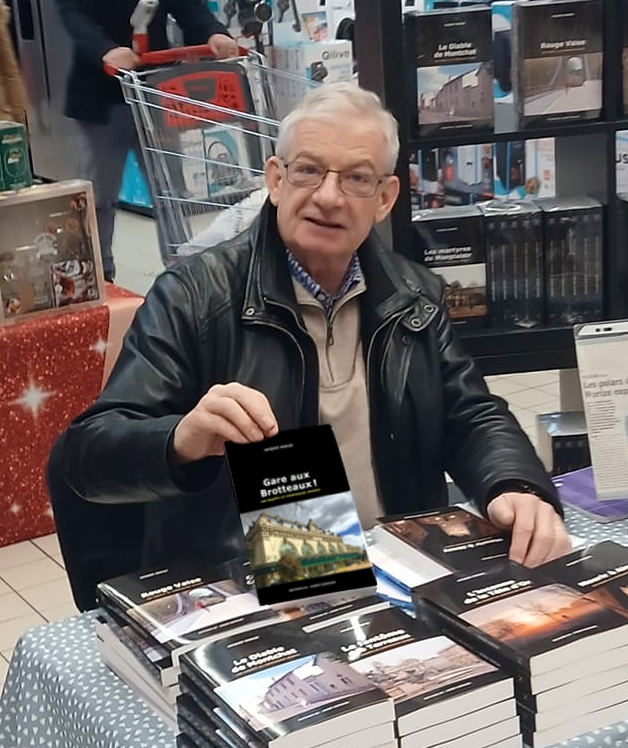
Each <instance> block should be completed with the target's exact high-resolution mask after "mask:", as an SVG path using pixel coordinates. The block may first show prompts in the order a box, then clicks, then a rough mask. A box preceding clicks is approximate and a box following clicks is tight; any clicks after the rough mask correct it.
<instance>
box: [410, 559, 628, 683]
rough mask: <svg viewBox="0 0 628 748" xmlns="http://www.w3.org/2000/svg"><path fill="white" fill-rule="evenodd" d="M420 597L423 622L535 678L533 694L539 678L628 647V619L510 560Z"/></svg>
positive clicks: (418, 592) (449, 580)
mask: <svg viewBox="0 0 628 748" xmlns="http://www.w3.org/2000/svg"><path fill="white" fill-rule="evenodd" d="M412 596H413V600H414V602H415V605H416V606H417V614H418V616H419V618H421V619H422V620H424V621H425V622H426V623H428V624H431V625H438V626H441V627H442V630H443V631H445V632H446V633H447V634H448V635H449V636H451V637H452V638H454V639H457V640H459V641H461V642H462V643H463V644H464V645H465V646H468V647H470V648H471V649H473V650H474V651H477V652H479V653H481V654H482V655H483V656H485V657H488V658H489V659H490V660H492V661H493V662H495V663H496V664H500V665H502V666H503V667H504V668H505V669H506V670H507V671H508V672H509V673H512V674H516V673H519V674H521V675H523V676H524V677H526V678H528V679H529V681H530V687H531V692H532V693H536V692H537V691H538V688H537V685H538V684H537V683H536V682H535V681H536V679H537V678H538V677H539V676H541V675H542V674H544V673H548V672H549V671H552V670H554V669H556V668H560V667H562V666H566V665H570V664H571V663H572V662H573V659H574V657H578V658H582V657H586V656H589V655H594V654H596V653H601V652H605V651H607V650H610V649H613V648H615V647H620V646H622V645H625V644H627V643H628V619H626V618H625V617H624V616H623V615H620V614H619V613H617V612H616V611H615V610H613V609H611V608H609V607H606V606H605V605H601V604H599V603H598V602H596V601H595V600H593V599H592V598H591V597H589V596H587V595H586V594H585V593H584V592H576V591H575V590H574V589H573V588H572V587H571V586H570V580H569V578H568V577H567V576H565V577H564V578H562V577H561V576H560V575H558V574H557V575H556V576H555V577H551V576H548V574H547V573H544V572H542V571H540V570H539V569H528V568H525V567H523V566H519V565H518V564H514V563H512V562H508V561H500V562H497V563H495V564H492V565H491V566H490V568H487V569H479V570H476V571H475V572H457V573H455V574H452V575H451V576H449V577H444V578H442V579H438V580H436V581H434V582H429V583H428V584H425V585H422V586H421V587H417V588H415V589H414V590H413V591H412ZM550 687H551V686H550Z"/></svg>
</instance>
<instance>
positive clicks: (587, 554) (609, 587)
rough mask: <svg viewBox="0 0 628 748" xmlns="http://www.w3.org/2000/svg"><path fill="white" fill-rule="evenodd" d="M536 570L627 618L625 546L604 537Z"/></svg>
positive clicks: (627, 588)
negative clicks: (598, 541)
mask: <svg viewBox="0 0 628 748" xmlns="http://www.w3.org/2000/svg"><path fill="white" fill-rule="evenodd" d="M539 569H540V570H541V571H542V572H543V573H545V574H547V575H549V576H552V577H554V578H556V579H560V580H561V582H562V583H563V584H566V585H568V586H569V587H571V588H572V589H574V590H576V591H577V592H580V593H582V594H583V595H586V597H588V598H589V599H590V600H594V601H595V602H596V603H599V604H600V605H604V606H606V607H607V608H611V609H612V610H614V611H615V612H616V613H619V615H621V616H623V617H624V618H626V619H628V548H627V547H626V546H624V545H620V544H619V543H615V542H613V541H612V540H605V541H603V542H601V543H596V544H595V545H590V546H587V547H586V548H583V549H582V550H578V551H574V552H573V553H568V554H567V555H566V556H561V557H560V558H557V559H555V560H554V561H550V562H548V563H545V564H542V566H540V567H539Z"/></svg>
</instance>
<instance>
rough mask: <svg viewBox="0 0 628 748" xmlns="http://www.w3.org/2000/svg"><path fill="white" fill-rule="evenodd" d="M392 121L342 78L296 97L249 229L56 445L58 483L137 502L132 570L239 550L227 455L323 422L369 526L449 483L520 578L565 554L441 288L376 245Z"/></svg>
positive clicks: (521, 439) (388, 175) (198, 262)
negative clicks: (140, 548)
mask: <svg viewBox="0 0 628 748" xmlns="http://www.w3.org/2000/svg"><path fill="white" fill-rule="evenodd" d="M398 145H399V144H398V138H397V125H396V122H395V120H394V118H393V117H392V116H391V115H390V113H388V112H387V111H386V110H384V109H383V108H382V106H381V104H380V102H379V99H378V98H377V97H376V96H375V95H374V94H372V93H369V92H366V91H364V90H361V89H359V88H356V87H354V86H351V85H350V84H330V85H327V86H322V87H321V88H319V89H317V90H315V91H312V92H310V93H309V94H308V95H307V96H306V97H305V99H304V100H303V102H302V103H301V105H300V106H299V107H298V108H297V109H295V110H294V111H293V112H292V113H291V114H289V115H288V116H287V117H286V119H285V120H284V121H283V123H282V126H281V129H280V133H279V138H278V142H277V148H276V155H275V156H273V157H272V158H270V159H269V161H268V163H267V165H266V182H267V186H268V191H269V199H268V201H267V203H266V204H265V205H264V207H263V209H262V211H261V213H260V215H259V216H258V217H257V219H256V220H255V222H254V223H253V225H252V226H251V227H250V229H249V230H248V231H246V232H244V233H243V234H241V235H239V236H238V237H236V238H235V239H234V240H231V241H228V242H226V243H224V244H222V245H220V246H218V247H215V248H212V249H210V250H207V251H205V252H203V253H201V254H199V255H196V256H194V257H192V258H191V259H190V260H189V261H187V262H186V263H184V264H182V265H180V266H178V267H176V268H173V269H171V270H169V271H167V272H166V273H164V274H163V275H162V276H161V277H159V278H158V279H157V281H156V282H155V285H154V286H153V288H152V290H151V291H150V293H149V294H148V296H147V298H146V301H145V303H144V305H143V306H142V307H141V308H140V310H139V311H138V313H137V316H136V318H135V321H134V322H133V325H132V327H131V330H130V332H129V334H128V336H127V338H126V340H125V343H124V347H123V350H122V352H121V354H120V357H119V359H118V362H117V365H116V367H115V369H114V372H113V374H112V376H111V378H110V380H109V382H108V384H107V386H106V388H105V390H104V391H103V393H102V394H101V396H100V397H99V398H98V400H97V402H96V403H95V404H94V405H93V406H92V407H91V408H90V409H89V410H88V411H87V412H85V413H84V414H83V415H81V416H80V417H79V418H77V419H76V421H75V422H74V423H73V424H72V425H71V426H70V428H69V430H68V432H67V434H66V435H65V437H64V444H63V450H62V454H63V460H64V466H65V475H66V479H67V481H68V482H69V483H70V485H71V486H72V487H73V488H74V489H75V490H76V491H77V492H78V493H79V494H80V495H81V496H83V497H84V498H85V499H86V500H88V501H94V502H146V511H145V518H146V520H145V521H146V534H145V536H146V537H145V548H144V558H145V560H146V561H147V562H156V561H160V560H164V559H168V558H172V557H175V556H182V555H202V556H204V557H206V558H216V557H217V556H219V555H221V554H225V553H227V552H232V551H234V550H237V549H238V548H240V549H241V548H243V538H242V532H241V529H240V525H239V523H238V518H237V513H236V508H235V502H234V499H233V496H232V493H231V487H230V483H229V480H228V477H227V471H226V468H225V464H224V458H223V453H224V442H225V440H232V441H235V442H248V441H257V440H261V439H263V438H264V437H267V436H270V435H273V434H275V433H276V432H277V430H278V429H288V428H295V427H299V426H307V425H312V424H316V423H330V424H332V426H333V428H334V431H335V434H336V437H337V439H338V442H339V446H340V450H341V453H342V455H343V458H344V462H345V465H346V469H347V473H348V477H349V483H350V485H351V488H352V491H353V494H354V496H355V497H356V501H357V505H358V509H359V513H360V517H361V519H362V523H363V525H364V526H365V527H368V526H370V525H372V524H373V522H374V520H375V518H376V517H377V516H379V515H380V514H384V513H389V514H392V513H401V512H410V511H414V510H418V509H427V508H430V507H435V506H439V505H444V504H446V502H447V492H446V484H445V479H444V472H445V471H448V472H449V474H450V475H451V476H452V477H453V478H454V480H455V481H456V482H457V484H458V485H459V486H460V487H461V489H462V490H463V491H464V493H465V494H466V495H468V496H470V497H472V498H473V499H475V501H476V502H477V503H478V505H479V506H480V508H481V509H482V510H484V511H485V512H486V513H487V514H488V516H489V517H490V519H491V520H493V522H495V523H496V524H498V525H501V526H503V527H506V528H511V529H512V546H511V557H512V558H513V559H514V560H516V561H519V562H523V563H526V564H528V565H534V564H538V563H540V562H542V561H544V560H546V559H549V558H551V557H553V556H555V555H558V554H560V553H563V552H566V551H567V550H568V548H569V539H568V536H567V533H566V531H565V528H564V525H563V522H562V520H561V516H560V506H559V504H558V501H557V498H556V494H555V492H554V489H553V487H552V484H551V482H550V481H549V480H548V478H547V475H546V473H545V471H544V469H543V467H542V465H541V464H540V462H539V461H538V459H537V457H536V455H535V454H534V451H533V449H532V447H531V445H530V443H529V441H528V440H527V438H526V437H525V435H524V434H523V432H522V431H521V429H520V428H519V426H518V425H517V422H516V421H515V419H514V418H513V417H512V415H511V414H510V413H509V412H508V409H507V407H506V405H505V403H504V402H503V401H502V400H500V399H498V398H495V397H493V396H492V395H490V394H489V392H488V391H487V389H486V386H485V384H484V381H483V379H482V377H481V375H480V374H479V373H478V371H477V370H476V368H475V366H474V364H473V362H472V361H471V360H470V358H469V357H468V356H467V354H466V353H465V352H464V350H463V349H462V347H461V346H460V343H459V342H458V340H457V338H456V336H455V334H454V332H453V330H452V326H451V322H450V320H449V318H448V316H447V311H446V308H445V304H444V300H443V290H444V289H443V283H442V282H441V281H440V280H439V279H438V278H437V277H436V276H435V275H433V274H431V273H430V272H429V271H428V270H426V269H425V268H424V267H422V266H420V265H416V264H413V263H411V262H408V261H407V260H405V259H404V258H403V257H402V256H401V255H400V254H397V253H394V252H391V251H388V250H387V249H386V248H384V247H383V246H382V245H381V244H380V242H379V240H378V238H377V236H376V235H375V234H374V232H373V231H372V229H373V225H374V224H375V223H377V222H379V221H381V220H383V219H384V218H385V217H386V216H387V215H388V214H389V212H390V210H391V208H392V206H393V204H394V202H395V200H396V198H397V195H398V192H399V182H398V180H397V177H395V176H394V175H393V174H392V172H393V169H394V166H395V162H396V159H397V152H398Z"/></svg>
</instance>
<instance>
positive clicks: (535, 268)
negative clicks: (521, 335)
mask: <svg viewBox="0 0 628 748" xmlns="http://www.w3.org/2000/svg"><path fill="white" fill-rule="evenodd" d="M479 207H480V210H481V211H482V213H483V214H484V219H485V230H486V276H487V278H486V280H487V287H488V292H487V296H488V301H489V316H490V321H491V324H493V325H498V326H505V327H514V328H521V329H530V328H532V327H537V326H538V325H541V324H542V323H543V222H542V215H543V214H542V212H541V209H540V208H539V207H537V206H536V205H534V204H532V203H526V202H509V201H499V200H493V201H491V202H488V203H483V204H482V205H480V206H479Z"/></svg>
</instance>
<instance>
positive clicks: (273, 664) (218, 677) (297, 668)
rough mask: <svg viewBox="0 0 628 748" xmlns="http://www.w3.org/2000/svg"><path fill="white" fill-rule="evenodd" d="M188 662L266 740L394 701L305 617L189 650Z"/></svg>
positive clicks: (190, 671)
mask: <svg viewBox="0 0 628 748" xmlns="http://www.w3.org/2000/svg"><path fill="white" fill-rule="evenodd" d="M181 668H182V672H183V673H184V674H185V675H191V676H192V678H193V679H195V680H196V681H201V682H202V681H204V682H205V683H206V684H207V688H211V689H213V693H214V696H215V699H216V702H218V703H222V704H223V705H224V706H225V708H226V710H227V712H228V714H229V716H232V717H233V718H234V719H235V720H236V721H237V722H238V724H239V725H240V726H241V727H242V728H243V729H244V730H245V731H247V732H248V733H250V734H251V736H252V737H253V738H254V739H255V740H258V741H260V742H262V743H263V744H265V745H269V744H272V743H273V741H276V740H277V739H279V738H285V737H288V736H290V735H291V734H292V733H296V732H298V731H300V730H304V731H307V730H309V729H311V728H314V727H316V726H319V725H325V724H327V725H329V722H330V721H333V720H334V719H335V718H339V717H342V716H344V715H348V714H351V713H352V712H354V711H356V710H363V709H365V708H368V707H374V706H384V707H386V705H387V704H389V703H390V700H389V699H388V697H387V696H386V694H385V693H384V692H383V691H381V690H380V689H379V688H377V687H376V686H374V685H373V684H372V683H371V682H370V681H369V680H368V678H366V677H365V676H363V675H361V674H360V673H358V672H357V671H354V670H353V669H352V668H351V667H350V666H349V665H347V664H346V663H343V662H342V661H341V660H340V659H339V658H338V657H337V656H336V655H334V654H333V653H331V652H326V651H324V650H323V648H322V646H321V645H320V643H319V642H318V641H317V640H316V639H315V638H314V637H313V636H311V635H308V634H305V633H304V632H303V631H302V630H301V628H300V626H299V625H298V621H291V622H288V623H283V624H279V625H276V626H268V627H266V628H265V629H260V630H258V631H254V632H247V633H246V634H243V635H242V636H240V637H238V636H231V637H228V638H226V639H222V640H221V641H218V642H212V643H211V644H207V645H202V646H200V647H198V648H197V649H195V650H193V651H191V652H188V653H186V654H185V655H183V657H182V658H181ZM390 719H392V711H391V713H390ZM382 721H385V720H382ZM297 740H298V737H296V736H295V741H297ZM295 744H296V743H295Z"/></svg>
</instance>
